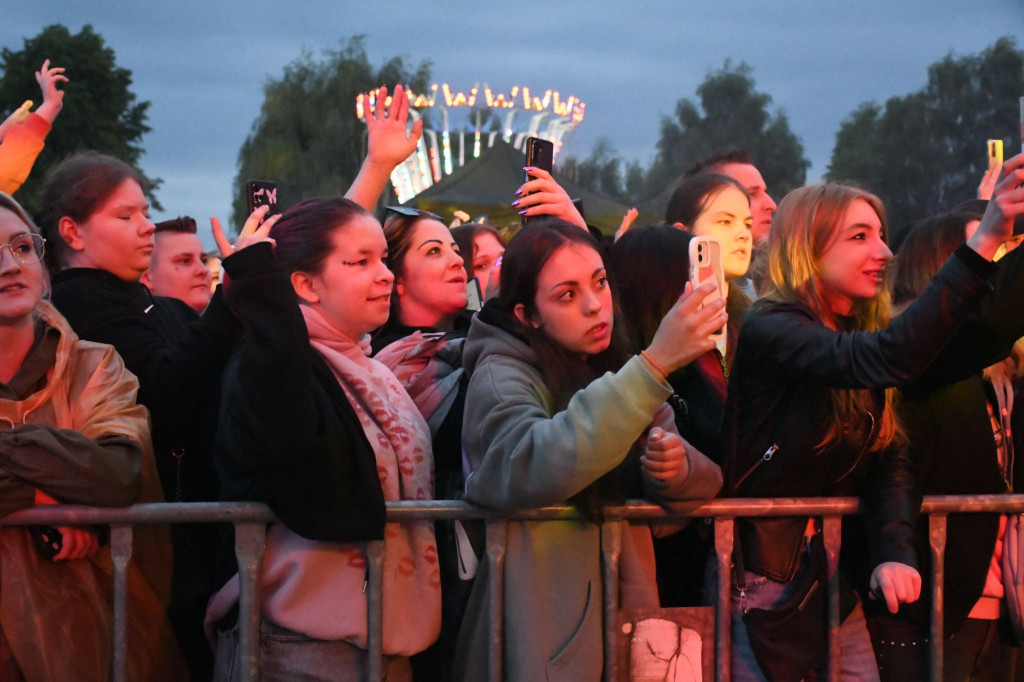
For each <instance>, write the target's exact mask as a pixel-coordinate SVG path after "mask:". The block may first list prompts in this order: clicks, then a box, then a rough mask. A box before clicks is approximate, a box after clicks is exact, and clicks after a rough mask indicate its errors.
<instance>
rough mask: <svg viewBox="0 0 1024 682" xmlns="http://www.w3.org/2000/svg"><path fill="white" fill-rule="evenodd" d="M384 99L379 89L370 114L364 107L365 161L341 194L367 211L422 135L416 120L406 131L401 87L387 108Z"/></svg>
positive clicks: (406, 113) (405, 103)
mask: <svg viewBox="0 0 1024 682" xmlns="http://www.w3.org/2000/svg"><path fill="white" fill-rule="evenodd" d="M387 98H388V89H387V87H386V86H381V88H380V90H378V91H377V106H376V107H374V108H373V109H372V111H371V110H370V109H369V107H367V111H366V128H367V132H368V135H369V144H368V149H367V154H366V158H365V159H364V160H363V165H362V166H361V167H360V168H359V174H358V175H357V176H356V179H355V180H354V181H353V182H352V186H351V187H349V189H348V191H347V192H345V198H346V199H351V200H352V201H354V202H356V203H357V204H359V205H360V206H362V207H363V208H365V209H366V210H367V211H372V210H373V209H374V208H375V207H376V205H377V200H378V199H379V198H380V195H381V193H382V192H383V191H384V188H385V187H386V186H387V183H388V178H390V177H391V171H393V170H394V169H395V168H396V167H397V166H398V164H400V163H402V162H403V161H405V160H406V159H407V158H409V155H410V154H412V153H413V152H414V151H416V145H417V144H418V143H419V141H420V135H421V134H422V133H423V119H418V120H417V121H416V122H414V123H413V124H412V129H411V130H409V131H407V130H406V124H407V123H408V120H409V96H408V94H407V93H406V91H405V88H404V87H402V84H401V83H399V84H398V85H397V86H396V87H395V94H394V95H393V96H392V97H391V105H390V106H385V102H387Z"/></svg>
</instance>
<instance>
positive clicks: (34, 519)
mask: <svg viewBox="0 0 1024 682" xmlns="http://www.w3.org/2000/svg"><path fill="white" fill-rule="evenodd" d="M675 509H676V510H675V511H666V510H665V509H663V508H662V507H659V506H656V505H652V504H649V503H645V502H630V503H627V504H625V505H621V506H614V507H607V508H606V509H605V518H606V521H605V523H604V524H603V526H602V529H601V533H602V543H601V544H602V566H603V568H602V570H603V578H604V595H603V607H604V620H605V640H604V649H605V651H604V655H605V666H604V679H605V680H606V681H607V682H614V681H615V680H617V679H619V662H618V660H617V647H616V637H617V633H616V632H615V631H614V630H615V628H614V624H615V621H616V612H617V610H618V589H617V588H618V558H619V554H620V552H621V544H622V543H621V537H620V535H619V525H618V524H617V523H616V522H617V521H620V520H623V519H625V520H647V521H649V522H652V523H673V522H675V521H678V520H679V519H680V518H686V517H701V518H704V517H711V518H714V519H715V554H716V562H717V567H718V576H719V583H718V594H717V596H716V602H715V610H716V618H715V678H716V680H718V681H719V682H727V680H729V678H730V653H731V646H732V644H731V630H730V625H731V623H730V613H731V609H730V599H731V563H732V550H733V541H734V537H735V519H736V518H742V517H770V516H813V517H820V518H822V528H823V539H824V544H825V550H826V557H827V564H828V569H829V573H828V575H829V576H830V577H829V580H828V583H827V586H826V587H827V595H828V669H827V676H828V679H829V680H838V679H839V637H838V633H839V580H838V571H837V566H838V561H839V551H840V545H841V532H840V530H841V523H842V517H843V516H845V515H848V514H856V513H858V512H859V511H860V502H859V500H858V499H857V498H801V499H791V498H774V499H723V500H712V501H710V502H708V503H706V504H705V505H704V506H702V507H700V508H697V509H689V510H685V511H683V507H681V506H679V507H676V508H675ZM921 511H922V513H924V514H928V515H929V531H930V542H929V544H930V548H931V558H932V569H931V573H932V583H933V584H934V585H941V584H942V581H943V578H944V575H945V544H946V519H947V517H948V515H949V514H954V513H981V512H989V513H991V512H997V513H1022V512H1024V495H953V496H936V497H926V498H925V500H924V504H923V505H922V509H921ZM387 518H388V521H391V522H394V521H408V520H414V519H416V520H420V519H433V520H437V519H460V520H468V519H483V520H484V521H485V522H486V524H487V544H486V554H487V560H488V561H490V562H491V563H492V582H491V585H490V587H491V593H490V595H489V600H490V605H491V613H492V614H495V615H494V616H492V622H491V628H492V629H491V633H490V640H489V641H490V663H491V668H490V670H489V672H488V674H489V679H490V680H493V681H496V682H500V680H501V675H502V671H501V665H500V662H501V660H502V656H501V650H502V641H503V638H502V618H501V614H502V604H503V598H502V597H503V594H502V593H503V583H502V576H503V570H502V568H503V562H504V555H505V524H506V523H507V522H508V521H553V520H563V521H564V520H568V519H576V518H578V515H577V513H576V511H575V510H574V509H573V508H571V507H565V506H559V507H544V508H540V509H532V510H528V511H522V512H518V513H515V514H502V513H500V512H497V511H495V510H493V509H486V508H483V507H476V506H474V505H471V504H468V503H466V502H459V501H444V500H434V501H411V502H390V503H388V505H387ZM274 520H275V519H274V515H273V514H272V513H271V512H270V510H269V509H268V508H267V507H266V506H264V505H262V504H257V503H178V504H139V505H135V506H132V507H125V508H99V507H80V506H73V505H58V506H40V507H33V508H31V509H26V510H23V511H20V512H17V513H14V514H11V515H9V516H7V517H4V518H3V519H0V525H36V524H42V525H51V526H63V525H109V526H110V527H111V538H110V543H111V548H110V551H111V555H112V558H113V563H114V680H115V681H116V682H124V681H125V680H127V675H128V672H127V650H128V646H129V642H128V631H127V613H128V608H129V605H128V600H127V594H128V590H127V581H128V567H129V564H130V561H131V555H132V537H133V528H132V527H133V526H135V525H140V524H169V523H231V524H233V525H234V526H235V553H236V557H237V559H238V569H239V587H240V595H239V644H240V650H241V651H240V657H241V663H242V667H241V672H242V676H241V679H243V680H258V679H259V620H260V612H259V608H258V607H257V606H256V605H258V604H259V603H260V596H259V579H260V568H261V564H262V558H263V552H264V549H265V544H266V525H267V524H268V523H270V522H272V521H274ZM383 561H384V541H383V540H381V541H376V542H370V543H367V564H368V571H369V574H368V585H367V600H368V604H367V628H368V630H367V632H368V649H369V652H368V653H369V671H368V673H369V679H370V680H373V681H379V680H381V679H382V676H383V655H382V653H383V652H382V650H381V643H382V634H381V632H382V630H381V626H382V613H381V603H382V592H381V590H382V588H381V576H382V571H383ZM942 619H943V595H942V590H933V591H932V618H931V649H932V661H933V665H932V671H931V679H932V680H941V679H942V663H943V631H942Z"/></svg>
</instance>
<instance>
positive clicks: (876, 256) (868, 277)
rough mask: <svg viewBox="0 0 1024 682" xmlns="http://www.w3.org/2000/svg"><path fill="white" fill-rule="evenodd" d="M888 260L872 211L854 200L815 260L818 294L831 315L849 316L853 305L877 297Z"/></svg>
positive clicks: (880, 223) (886, 246) (890, 255)
mask: <svg viewBox="0 0 1024 682" xmlns="http://www.w3.org/2000/svg"><path fill="white" fill-rule="evenodd" d="M891 260H892V251H890V250H889V246H888V245H887V244H886V243H885V234H884V232H883V230H882V221H881V219H880V218H879V217H878V214H877V213H876V212H875V209H874V208H872V207H871V204H869V203H868V202H866V201H864V200H863V199H856V200H854V201H853V202H852V203H851V204H850V206H849V208H847V209H846V213H845V215H844V216H843V219H842V221H841V223H840V225H839V227H838V229H837V230H836V232H835V234H834V235H833V236H832V241H831V243H829V245H828V246H827V247H826V249H825V251H824V252H823V253H822V254H821V256H820V257H819V258H818V271H819V274H820V287H821V293H822V296H823V298H824V299H825V300H826V301H828V304H829V307H830V308H831V309H832V312H834V313H836V314H837V315H849V314H850V312H851V311H852V310H853V306H854V304H855V303H858V302H860V301H866V300H868V299H871V298H874V297H875V296H877V295H878V294H879V292H880V291H881V290H882V287H883V286H885V269H886V267H887V266H888V264H889V261H891Z"/></svg>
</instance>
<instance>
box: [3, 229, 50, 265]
mask: <svg viewBox="0 0 1024 682" xmlns="http://www.w3.org/2000/svg"><path fill="white" fill-rule="evenodd" d="M45 244H46V240H45V239H43V238H42V237H40V236H39V235H38V234H32V233H27V234H19V235H18V236H17V237H15V238H14V239H12V240H11V241H9V242H7V243H6V244H3V245H2V246H0V258H3V254H2V252H3V250H4V249H7V250H8V251H10V252H11V255H12V256H14V260H16V261H18V262H19V263H21V264H22V265H34V264H35V263H38V262H39V259H40V258H42V257H43V253H44V251H45V246H44V245H45Z"/></svg>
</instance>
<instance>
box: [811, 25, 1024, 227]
mask: <svg viewBox="0 0 1024 682" xmlns="http://www.w3.org/2000/svg"><path fill="white" fill-rule="evenodd" d="M1022 94H1024V52H1022V51H1021V50H1018V49H1017V48H1016V43H1015V42H1014V40H1013V39H1012V38H1008V37H1004V38H1000V39H999V40H997V41H996V42H995V43H994V44H993V45H992V46H990V47H988V48H986V49H985V50H983V51H982V52H980V53H979V54H976V55H967V56H964V57H959V58H956V57H954V56H953V54H952V53H950V54H948V55H947V56H946V57H945V58H944V59H942V60H940V61H938V62H936V63H934V64H932V65H931V66H930V67H929V68H928V82H927V84H926V85H925V86H924V87H923V88H922V89H921V90H919V91H917V92H912V93H910V94H908V95H906V96H905V97H893V98H891V99H889V100H888V101H887V102H886V103H885V106H884V107H883V106H880V105H878V104H876V103H874V102H866V103H864V104H862V105H860V107H858V108H857V109H856V110H855V111H854V112H853V113H852V114H850V116H849V117H848V118H847V119H846V120H845V121H844V122H843V123H842V125H841V126H840V129H839V132H838V133H837V135H836V144H835V147H834V148H833V151H832V160H831V163H830V164H829V168H828V173H827V174H826V178H827V179H829V180H834V181H853V182H857V183H858V184H861V185H863V186H864V187H867V188H869V189H871V190H873V191H874V192H876V193H877V194H878V195H879V196H880V197H881V198H882V200H883V201H884V202H885V205H886V208H887V209H888V212H889V217H890V224H891V225H892V229H893V230H894V231H895V232H897V233H898V232H901V231H903V230H905V229H906V228H907V227H908V226H909V225H910V224H911V223H912V222H913V221H914V220H918V219H921V218H925V217H927V216H929V215H933V214H935V213H939V212H941V211H944V210H949V209H951V208H953V207H954V206H955V205H957V204H959V203H960V202H961V201H964V200H966V199H970V198H972V197H974V196H975V194H976V191H977V186H978V183H979V182H980V180H981V176H982V174H983V173H984V172H985V169H986V167H987V161H986V155H985V151H984V149H985V141H986V140H987V139H989V138H1002V139H1003V144H1004V147H1005V149H1006V155H1007V157H1009V156H1010V155H1012V154H1013V153H1014V152H1015V151H1016V150H1017V148H1018V144H1019V141H1018V140H1017V126H1018V123H1019V121H1018V104H1017V100H1018V98H1019V97H1020V96H1021V95H1022Z"/></svg>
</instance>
